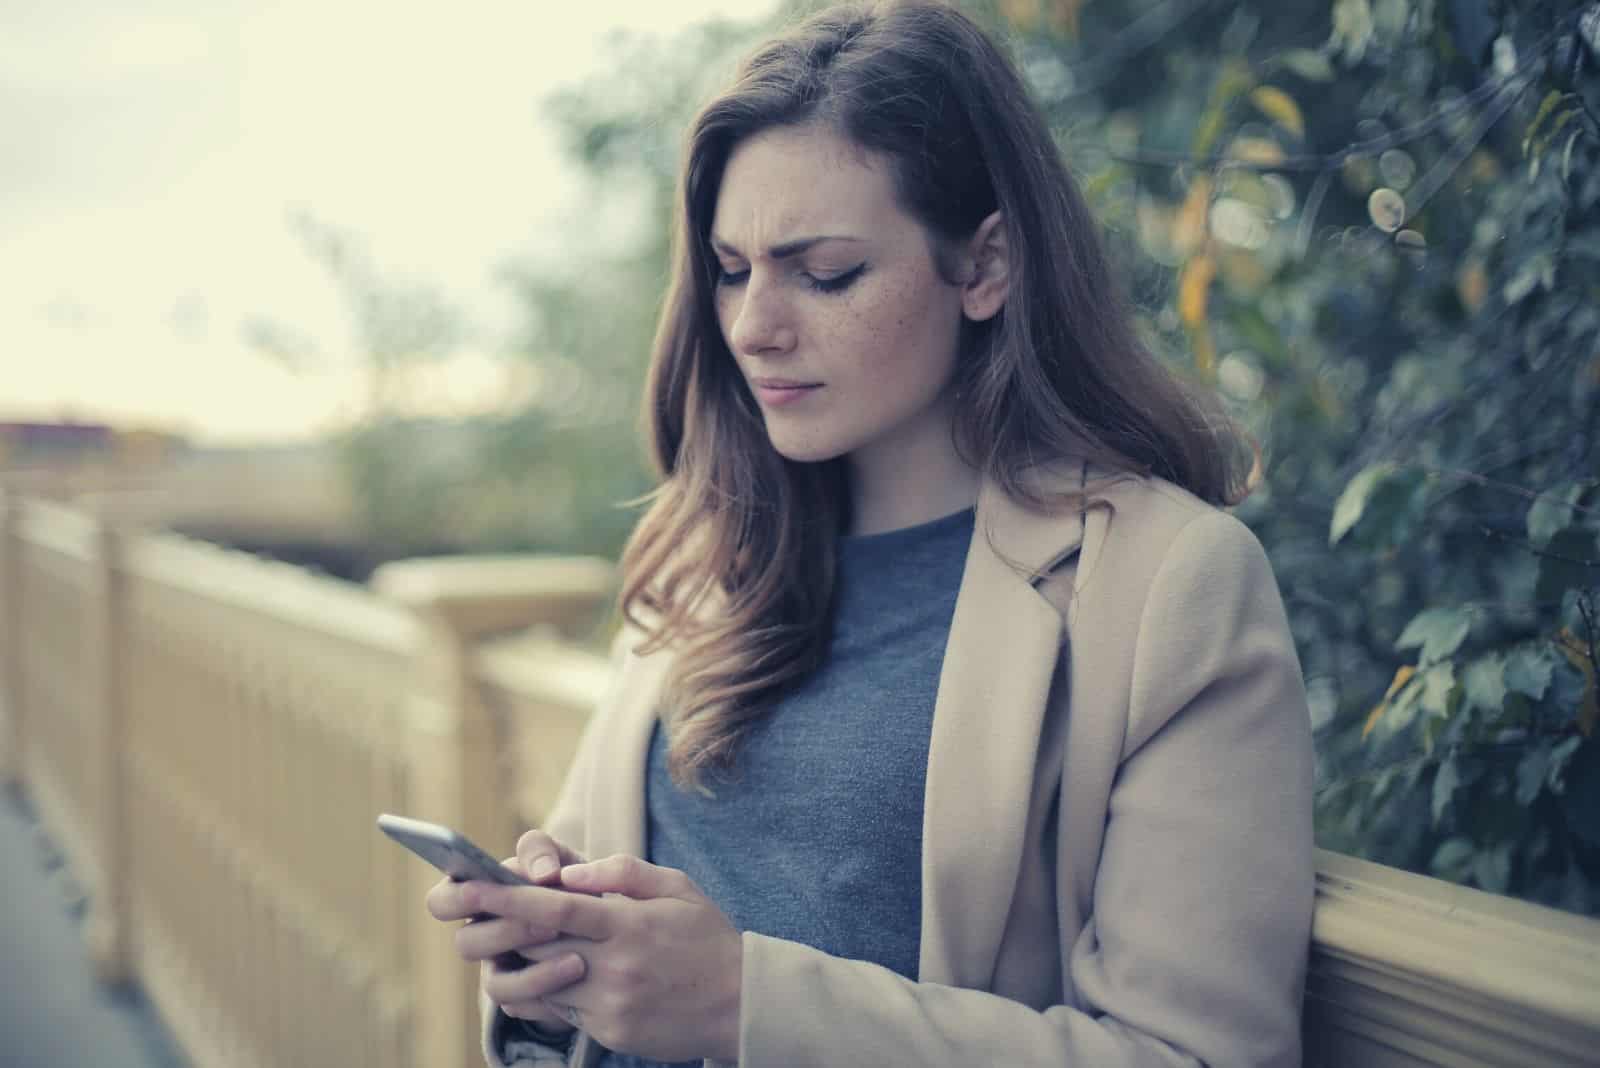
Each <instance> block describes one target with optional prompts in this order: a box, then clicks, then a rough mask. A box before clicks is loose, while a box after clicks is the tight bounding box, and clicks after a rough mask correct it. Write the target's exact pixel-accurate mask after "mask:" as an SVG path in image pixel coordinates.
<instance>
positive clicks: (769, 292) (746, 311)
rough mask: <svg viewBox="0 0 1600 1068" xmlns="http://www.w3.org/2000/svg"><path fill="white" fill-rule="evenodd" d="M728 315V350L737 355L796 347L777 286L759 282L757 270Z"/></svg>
mask: <svg viewBox="0 0 1600 1068" xmlns="http://www.w3.org/2000/svg"><path fill="white" fill-rule="evenodd" d="M729 312H730V313H731V314H732V317H733V318H732V322H731V325H730V326H729V328H728V347H729V348H731V349H732V350H733V351H734V352H742V353H752V354H754V353H773V352H787V351H788V350H789V349H791V348H793V347H794V340H795V338H794V328H793V326H792V325H791V324H790V322H789V314H788V309H787V307H786V305H785V301H784V299H783V295H782V294H781V293H779V292H777V291H776V287H775V286H773V285H771V284H769V283H768V282H766V281H765V280H758V279H757V278H756V277H755V272H754V271H752V272H751V273H750V276H749V277H748V278H747V279H746V280H745V284H744V286H743V288H741V289H739V290H737V291H736V292H735V294H734V295H733V306H732V307H731V308H730V309H729Z"/></svg>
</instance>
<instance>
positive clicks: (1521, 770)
mask: <svg viewBox="0 0 1600 1068" xmlns="http://www.w3.org/2000/svg"><path fill="white" fill-rule="evenodd" d="M1549 773H1550V743H1549V742H1548V741H1541V742H1539V743H1538V744H1537V745H1535V746H1534V747H1533V748H1531V749H1529V750H1528V751H1527V752H1526V753H1523V754H1522V759H1521V760H1519V761H1517V804H1519V805H1531V804H1533V799H1534V798H1536V797H1538V796H1539V791H1540V790H1543V789H1544V784H1545V777H1546V776H1547V775H1549Z"/></svg>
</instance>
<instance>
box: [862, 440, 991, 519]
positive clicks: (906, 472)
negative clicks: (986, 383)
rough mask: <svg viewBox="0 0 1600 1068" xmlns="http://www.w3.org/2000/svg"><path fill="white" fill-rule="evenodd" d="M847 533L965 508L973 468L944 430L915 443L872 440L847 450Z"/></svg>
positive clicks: (973, 497) (973, 490) (974, 490)
mask: <svg viewBox="0 0 1600 1068" xmlns="http://www.w3.org/2000/svg"><path fill="white" fill-rule="evenodd" d="M848 466H849V472H850V529H849V531H848V533H850V534H881V533H883V532H884V531H886V530H900V529H903V528H905V527H912V526H916V525H917V524H918V523H926V522H929V521H930V520H934V519H938V518H939V517H940V516H945V515H950V514H951V513H952V512H959V511H961V509H963V508H970V507H972V506H973V505H974V504H976V503H977V500H978V483H979V474H978V471H977V470H976V469H975V468H973V467H972V466H971V465H970V464H968V463H967V462H966V461H965V460H963V459H962V458H961V456H960V455H959V454H958V453H957V452H956V448H955V443H954V441H953V440H952V439H951V438H950V436H949V434H948V431H947V432H946V433H944V434H940V435H938V436H937V437H934V438H932V439H928V440H924V441H921V442H906V443H903V444H900V445H899V446H898V447H897V445H896V443H892V442H877V443H874V444H873V445H872V446H871V447H868V448H863V449H859V450H857V451H856V452H854V453H851V454H850V457H849V465H848Z"/></svg>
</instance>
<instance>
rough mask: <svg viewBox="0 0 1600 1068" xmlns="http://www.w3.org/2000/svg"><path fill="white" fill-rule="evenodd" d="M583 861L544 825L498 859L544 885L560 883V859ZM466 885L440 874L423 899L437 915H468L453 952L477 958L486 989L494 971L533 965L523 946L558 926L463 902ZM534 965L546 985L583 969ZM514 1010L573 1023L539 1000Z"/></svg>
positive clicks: (566, 980)
mask: <svg viewBox="0 0 1600 1068" xmlns="http://www.w3.org/2000/svg"><path fill="white" fill-rule="evenodd" d="M542 861H544V862H543V863H542ZM582 861H583V857H582V856H580V855H579V854H577V853H575V852H573V851H572V850H571V849H568V848H567V847H566V846H564V845H561V844H560V843H559V842H557V841H556V840H555V839H553V838H551V837H550V836H549V835H547V834H545V833H544V832H543V831H528V832H527V833H526V834H524V835H523V836H522V838H521V839H519V840H518V842H517V855H516V856H515V857H511V858H509V859H508V860H505V861H503V863H504V864H505V866H506V867H508V868H510V869H511V870H512V871H514V872H516V873H517V874H519V875H522V876H524V877H527V878H530V879H532V880H533V881H534V882H535V883H539V884H541V885H547V886H548V885H554V884H557V883H559V881H560V880H559V873H560V870H561V866H562V865H563V864H579V863H582ZM534 870H537V871H538V872H539V874H538V875H537V876H534V875H532V874H531V872H532V871H534ZM468 885H470V884H468V883H461V882H456V881H455V880H454V879H448V878H447V879H442V880H440V881H439V882H438V883H436V884H435V885H434V886H433V888H432V889H431V890H429V891H428V896H427V898H426V901H427V906H428V911H429V913H431V914H432V915H433V917H434V918H435V919H437V920H444V921H447V922H448V921H452V920H466V921H467V922H466V923H465V924H464V925H462V926H461V927H460V928H458V929H457V930H456V952H458V953H460V954H461V956H462V957H463V958H465V959H466V960H469V961H480V962H481V963H482V967H481V969H480V970H481V973H482V974H481V978H480V984H481V985H482V986H483V987H484V988H485V989H487V987H488V983H489V980H490V978H491V977H492V976H494V975H497V974H506V973H512V972H517V971H521V970H531V969H534V968H535V967H536V966H535V965H534V964H533V963H532V962H533V958H532V957H531V956H530V955H529V954H528V953H526V952H524V951H526V950H527V949H528V948H529V947H531V946H539V945H544V944H546V943H548V942H550V941H552V940H554V939H555V938H557V937H559V934H560V932H558V931H555V930H553V929H550V928H541V927H536V926H532V925H530V924H528V923H525V922H523V921H520V920H513V919H508V918H506V917H504V916H496V915H492V914H490V913H486V912H484V911H483V910H481V909H478V908H475V907H472V906H470V905H468V904H467V902H466V901H465V900H464V898H463V896H462V889H463V888H464V887H466V886H468ZM537 970H538V976H535V978H542V979H544V980H547V981H549V982H550V983H551V984H552V986H551V989H560V988H561V987H563V986H566V985H569V984H570V983H571V982H572V981H573V980H574V979H576V978H578V977H579V976H581V974H582V972H581V970H580V971H579V972H578V973H577V974H576V975H571V974H569V973H568V972H566V971H565V970H564V969H563V966H562V965H561V964H559V963H558V964H553V965H539V966H537ZM516 1015H519V1016H520V1017H521V1018H523V1019H526V1020H528V1021H530V1022H532V1023H534V1024H537V1025H539V1026H540V1027H543V1028H546V1029H548V1030H550V1031H554V1032H564V1031H568V1030H570V1029H571V1027H572V1025H571V1024H569V1023H568V1022H567V1020H566V1019H565V1018H564V1017H563V1016H561V1015H560V1014H559V1013H558V1012H557V1011H555V1010H554V1009H551V1008H549V1007H548V1006H545V1005H542V1004H537V1003H536V1004H534V1005H532V1006H529V1007H528V1008H527V1011H525V1012H522V1013H517V1014H516Z"/></svg>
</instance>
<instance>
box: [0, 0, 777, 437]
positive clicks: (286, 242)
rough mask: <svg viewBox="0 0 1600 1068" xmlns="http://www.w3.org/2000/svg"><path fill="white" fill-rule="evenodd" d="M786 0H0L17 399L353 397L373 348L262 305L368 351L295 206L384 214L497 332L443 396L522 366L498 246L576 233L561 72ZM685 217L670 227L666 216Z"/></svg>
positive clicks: (347, 402)
mask: <svg viewBox="0 0 1600 1068" xmlns="http://www.w3.org/2000/svg"><path fill="white" fill-rule="evenodd" d="M772 7H773V0H655V2H652V0H602V2H599V3H590V4H581V3H580V4H574V3H567V2H554V0H523V2H521V3H517V2H512V0H465V2H462V3H457V4H451V5H448V6H447V5H442V4H433V3H429V4H422V3H406V2H402V0H384V2H377V0H279V2H271V3H269V2H265V0H262V2H257V3H246V2H243V0H204V2H202V0H153V2H145V3H139V4H128V3H125V2H120V0H0V131H4V132H3V136H0V420H4V419H16V418H23V419H41V418H46V419H47V418H59V417H62V416H75V417H77V418H80V419H90V420H99V419H108V420H112V421H115V422H120V423H124V424H131V425H141V426H149V427H157V428H162V429H170V430H176V431H179V432H182V433H187V434H190V435H192V436H193V437H195V438H196V439H198V440H200V441H203V442H225V441H228V442H231V441H246V440H262V439H278V440H281V439H291V438H303V437H306V436H310V435H315V434H317V433H319V432H321V431H323V430H326V429H328V428H329V427H331V426H333V425H336V424H337V423H338V422H339V421H341V420H344V419H348V418H350V417H351V415H352V414H353V413H354V412H355V411H356V405H357V404H358V403H359V400H358V398H359V397H360V394H361V390H360V383H359V380H358V377H357V375H356V374H355V373H354V372H353V371H338V370H332V369H330V370H313V371H309V372H306V371H302V372H301V373H295V372H291V371H290V370H288V369H286V368H285V367H283V366H282V365H281V364H280V363H278V362H276V361H274V360H273V359H271V358H270V357H268V356H265V355H263V354H261V353H259V352H257V351H255V350H253V349H252V348H251V347H250V346H249V345H248V344H247V343H246V342H245V341H244V339H243V337H242V332H241V327H242V325H243V324H244V323H245V322H247V321H249V320H251V319H253V318H259V317H267V318H270V319H273V320H276V321H278V322H281V323H284V324H288V325H290V326H292V327H294V328H296V329H297V330H300V331H303V332H304V333H305V334H306V335H307V336H308V337H309V338H310V339H311V340H312V341H313V342H314V343H315V345H316V346H317V348H318V349H319V350H320V352H321V355H322V357H323V360H322V362H323V363H324V364H326V365H331V366H332V367H340V366H344V367H350V366H352V360H351V347H352V340H353V339H352V335H351V333H350V318H349V315H348V312H347V309H346V308H345V306H344V304H343V303H342V301H341V298H340V296H339V293H338V290H337V288H336V287H335V285H334V283H333V281H332V279H331V277H330V275H329V274H328V273H327V271H326V270H325V269H324V268H323V267H322V266H321V265H319V264H318V263H317V262H316V261H315V260H314V259H313V258H312V257H311V256H310V255H309V254H308V252H307V251H306V249H305V246H304V245H303V244H302V242H301V241H300V240H299V238H297V237H296V236H295V234H294V233H293V231H292V230H291V228H290V226H289V224H288V219H289V218H290V216H291V214H292V213H294V212H296V211H303V212H305V213H308V214H309V215H311V216H312V217H314V218H316V219H317V220H319V221H321V222H323V223H326V224H329V225H331V226H334V227H337V228H340V229H342V230H346V231H348V232H350V233H352V234H354V235H356V236H357V237H358V238H359V239H360V240H361V241H362V242H363V244H364V246H365V248H366V250H367V251H368V252H369V253H370V255H371V256H372V258H373V260H374V261H375V262H376V263H377V265H378V266H379V268H380V269H381V271H382V272H383V273H384V274H385V275H386V276H392V277H395V278H397V279H403V280H409V281H411V282H414V283H418V284H422V285H427V286H431V287H433V288H436V289H437V290H438V291H439V292H440V293H441V294H442V295H443V296H444V297H446V298H447V299H448V300H450V301H452V302H454V303H455V304H457V305H458V306H459V307H460V309H461V310H462V311H463V312H464V313H465V315H466V316H467V317H468V320H469V322H471V323H472V324H473V325H475V326H476V327H477V328H478V329H479V330H481V331H482V333H483V336H484V337H485V338H486V339H489V340H487V341H485V342H484V343H483V345H482V346H480V347H481V348H482V349H484V350H485V351H474V352H468V353H466V354H464V355H463V356H462V357H461V358H460V360H459V361H458V363H457V364H456V365H454V366H453V368H452V369H451V370H450V371H449V372H448V373H445V374H444V375H442V376H441V377H440V379H439V381H440V390H439V392H440V396H441V403H442V404H443V405H444V406H445V407H447V408H448V407H449V406H450V405H452V404H455V405H456V406H457V407H470V406H471V405H472V404H473V403H475V399H476V398H481V397H482V396H483V395H485V394H486V393H488V394H493V393H494V392H495V391H496V390H497V389H499V386H498V384H497V383H498V381H499V371H498V363H497V361H496V360H495V358H494V354H493V351H492V350H493V349H494V347H495V346H494V341H493V339H494V338H495V337H497V336H499V334H501V333H503V332H504V331H505V330H506V329H507V328H508V326H509V324H510V323H511V322H512V321H513V312H512V309H511V308H510V307H509V305H508V300H507V297H506V296H505V294H504V291H503V289H502V288H501V287H500V286H499V285H498V284H497V283H496V282H495V281H494V272H495V269H496V267H497V265H499V264H501V263H502V262H504V261H507V260H511V259H515V258H518V257H521V256H525V255H527V254H528V253H529V251H530V250H533V249H538V248H542V247H553V246H554V245H555V244H558V243H560V242H562V241H566V240H569V236H568V235H569V234H570V233H571V230H572V228H573V227H574V226H577V225H581V221H580V220H578V219H575V218H574V213H573V211H572V210H571V209H572V205H573V204H574V203H575V202H576V201H577V200H578V197H579V191H578V190H577V189H576V187H575V185H574V181H573V176H572V174H571V172H570V171H569V170H567V169H566V167H565V165H564V164H563V163H562V161H561V159H560V157H559V153H558V151H557V146H556V145H555V143H554V140H553V138H552V137H551V135H550V132H549V131H548V129H546V128H545V127H544V126H543V124H542V121H541V120H542V116H541V101H542V98H543V97H544V95H545V94H546V93H547V92H548V91H550V90H551V89H553V88H556V87H559V86H560V85H562V84H566V83H571V82H574V81H577V80H581V79H582V78H584V77H585V76H586V75H588V74H590V73H592V72H594V71H595V70H596V69H597V68H598V66H599V64H600V63H601V62H602V61H603V60H604V59H605V58H606V56H607V55H608V53H607V51H606V49H605V48H604V38H605V36H606V34H607V33H608V32H610V31H612V30H615V29H617V28H619V27H622V28H628V29H632V30H638V31H642V32H647V33H652V34H660V35H662V40H663V42H664V44H663V46H664V47H665V42H666V41H668V40H670V33H671V31H672V30H673V29H674V28H676V27H679V26H683V25H686V24H689V23H692V22H695V21H698V20H699V19H701V18H705V17H708V16H710V15H714V14H723V15H731V16H736V17H746V16H755V15H760V14H764V13H766V12H767V11H770V10H771V8H772ZM663 225H664V223H663Z"/></svg>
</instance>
